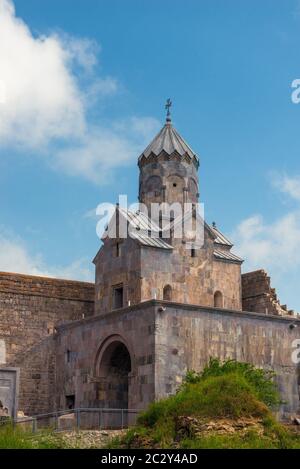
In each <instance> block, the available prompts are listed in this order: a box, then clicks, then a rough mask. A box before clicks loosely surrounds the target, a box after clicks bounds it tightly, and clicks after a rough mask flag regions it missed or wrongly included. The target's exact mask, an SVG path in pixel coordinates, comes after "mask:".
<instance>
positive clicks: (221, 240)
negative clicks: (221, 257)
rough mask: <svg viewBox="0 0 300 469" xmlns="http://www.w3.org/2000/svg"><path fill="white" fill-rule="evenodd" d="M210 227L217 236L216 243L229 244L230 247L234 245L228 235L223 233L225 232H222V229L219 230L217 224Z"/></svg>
mask: <svg viewBox="0 0 300 469" xmlns="http://www.w3.org/2000/svg"><path fill="white" fill-rule="evenodd" d="M210 228H211V230H212V231H213V232H214V234H215V236H216V238H215V244H220V245H222V246H229V247H232V246H233V243H232V242H231V241H229V239H228V238H226V236H225V235H223V233H221V231H220V230H218V228H217V227H216V226H214V225H212V226H211V227H210Z"/></svg>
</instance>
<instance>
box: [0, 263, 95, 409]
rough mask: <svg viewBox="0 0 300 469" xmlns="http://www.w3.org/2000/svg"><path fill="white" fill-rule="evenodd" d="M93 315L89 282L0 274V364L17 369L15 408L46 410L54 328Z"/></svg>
mask: <svg viewBox="0 0 300 469" xmlns="http://www.w3.org/2000/svg"><path fill="white" fill-rule="evenodd" d="M93 312H94V285H93V284H90V283H84V282H76V281H69V280H58V279H51V278H44V277H34V276H28V275H20V274H13V273H4V272H1V273H0V341H1V343H2V348H3V349H4V351H5V353H3V352H2V354H1V356H2V360H4V361H5V363H2V364H1V365H6V366H19V367H21V373H20V400H19V402H20V406H19V407H20V409H21V410H23V411H25V412H26V413H34V412H37V411H40V410H43V411H44V410H46V409H47V410H49V409H52V404H51V401H50V398H51V393H50V392H48V391H47V390H49V389H50V387H51V382H52V381H53V380H54V374H53V373H54V364H53V363H52V362H51V363H50V361H49V360H50V358H49V350H50V349H51V347H50V348H49V343H51V342H52V337H53V333H54V331H55V328H56V327H57V326H58V324H62V323H64V322H66V321H67V322H68V321H73V320H76V319H81V318H82V317H83V316H85V317H88V316H91V315H92V314H93ZM48 339H49V340H48ZM45 340H46V341H47V340H48V345H47V346H44V345H43V342H44V341H45ZM48 373H49V382H47V379H48V378H47V376H48ZM42 383H43V384H42ZM30 389H31V390H30ZM47 393H48V394H47ZM39 396H40V397H39Z"/></svg>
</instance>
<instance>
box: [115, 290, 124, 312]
mask: <svg viewBox="0 0 300 469" xmlns="http://www.w3.org/2000/svg"><path fill="white" fill-rule="evenodd" d="M119 308H123V286H122V285H118V286H117V287H114V289H113V309H119Z"/></svg>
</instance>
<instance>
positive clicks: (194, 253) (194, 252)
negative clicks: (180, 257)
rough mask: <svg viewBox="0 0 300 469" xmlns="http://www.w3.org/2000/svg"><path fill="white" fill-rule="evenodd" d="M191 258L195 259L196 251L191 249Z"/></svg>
mask: <svg viewBox="0 0 300 469" xmlns="http://www.w3.org/2000/svg"><path fill="white" fill-rule="evenodd" d="M191 257H196V249H195V248H192V249H191Z"/></svg>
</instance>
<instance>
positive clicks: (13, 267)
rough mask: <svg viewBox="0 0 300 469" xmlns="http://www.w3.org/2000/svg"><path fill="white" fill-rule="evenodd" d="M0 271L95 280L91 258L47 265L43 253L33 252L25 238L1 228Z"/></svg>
mask: <svg viewBox="0 0 300 469" xmlns="http://www.w3.org/2000/svg"><path fill="white" fill-rule="evenodd" d="M0 271H4V272H16V273H22V274H28V275H40V276H45V277H55V278H64V279H73V280H83V281H93V269H92V265H91V262H90V259H76V260H74V262H72V263H71V264H69V265H61V266H57V265H52V266H51V265H47V264H46V262H45V260H44V259H43V256H42V255H41V254H32V253H31V252H30V251H29V249H28V247H27V245H26V243H25V242H24V240H22V239H21V238H19V237H17V236H15V235H14V234H13V233H11V232H8V231H7V230H4V229H3V228H2V229H1V230H0Z"/></svg>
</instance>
